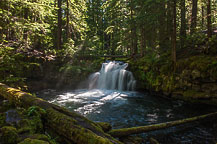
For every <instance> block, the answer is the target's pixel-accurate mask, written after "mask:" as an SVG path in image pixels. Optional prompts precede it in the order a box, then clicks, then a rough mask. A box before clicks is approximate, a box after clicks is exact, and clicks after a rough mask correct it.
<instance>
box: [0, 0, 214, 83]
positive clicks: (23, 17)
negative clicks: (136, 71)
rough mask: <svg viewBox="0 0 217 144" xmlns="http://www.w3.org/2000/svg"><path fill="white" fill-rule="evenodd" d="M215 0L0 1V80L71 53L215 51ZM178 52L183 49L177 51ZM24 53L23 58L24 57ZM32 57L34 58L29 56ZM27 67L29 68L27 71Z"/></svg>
mask: <svg viewBox="0 0 217 144" xmlns="http://www.w3.org/2000/svg"><path fill="white" fill-rule="evenodd" d="M216 3H217V1H216V0H191V1H186V0H144V1H141V0H107V1H106V0H103V1H102V0H3V1H0V31H1V33H0V42H1V44H0V48H1V49H0V59H1V61H0V66H1V68H0V71H1V73H2V75H1V78H0V79H1V81H3V82H4V81H18V80H24V79H25V78H26V77H27V76H26V75H25V74H23V71H24V70H25V71H28V70H29V69H31V70H32V67H35V66H37V65H38V62H39V61H37V60H35V58H36V59H37V58H38V59H44V60H46V61H50V60H54V59H55V58H57V57H61V58H63V59H64V58H65V57H73V56H74V55H84V56H87V55H93V56H99V55H125V56H130V55H131V56H134V57H143V56H149V57H162V56H165V55H166V56H169V57H171V62H172V63H176V59H177V58H178V57H179V56H183V55H186V54H191V53H192V52H193V53H195V52H196V53H203V54H211V55H213V54H216V51H217V49H216V47H215V46H213V45H214V44H215V43H216V41H217V39H216V34H217V29H216V28H217V23H216V22H217V20H216V19H217V11H216V8H217V4H216ZM183 53H184V54H183ZM27 59H28V60H27ZM33 59H34V60H33ZM31 70H30V71H31Z"/></svg>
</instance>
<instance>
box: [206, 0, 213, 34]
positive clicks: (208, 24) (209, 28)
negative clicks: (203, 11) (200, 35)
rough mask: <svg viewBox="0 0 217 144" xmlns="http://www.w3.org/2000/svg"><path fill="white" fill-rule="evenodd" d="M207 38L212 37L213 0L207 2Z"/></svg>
mask: <svg viewBox="0 0 217 144" xmlns="http://www.w3.org/2000/svg"><path fill="white" fill-rule="evenodd" d="M207 30H208V32H207V36H208V38H211V37H212V25H211V0H207Z"/></svg>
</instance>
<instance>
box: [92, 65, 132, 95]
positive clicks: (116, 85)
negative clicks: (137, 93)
mask: <svg viewBox="0 0 217 144" xmlns="http://www.w3.org/2000/svg"><path fill="white" fill-rule="evenodd" d="M127 66H128V64H127V63H123V62H116V61H110V62H108V63H103V64H102V68H101V70H100V71H99V72H96V73H93V74H92V75H90V77H89V89H94V88H97V89H117V90H120V91H124V90H127V91H131V90H134V89H135V86H136V80H135V79H134V77H133V74H132V72H130V71H127V70H126V68H127Z"/></svg>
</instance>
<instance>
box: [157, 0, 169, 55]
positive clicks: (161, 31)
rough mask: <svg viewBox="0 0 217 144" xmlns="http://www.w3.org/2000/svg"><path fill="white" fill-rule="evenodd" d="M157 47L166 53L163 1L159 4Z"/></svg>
mask: <svg viewBox="0 0 217 144" xmlns="http://www.w3.org/2000/svg"><path fill="white" fill-rule="evenodd" d="M159 13H160V14H159V18H158V19H159V26H158V27H159V46H160V49H161V50H162V51H163V52H164V51H166V48H167V47H166V44H165V39H166V38H165V34H166V8H165V1H162V2H160V3H159Z"/></svg>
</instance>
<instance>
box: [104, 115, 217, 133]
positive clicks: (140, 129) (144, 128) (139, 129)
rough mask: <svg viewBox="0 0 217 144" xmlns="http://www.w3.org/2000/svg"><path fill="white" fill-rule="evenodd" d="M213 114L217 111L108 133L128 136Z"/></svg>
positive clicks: (200, 118)
mask: <svg viewBox="0 0 217 144" xmlns="http://www.w3.org/2000/svg"><path fill="white" fill-rule="evenodd" d="M212 116H217V112H214V113H209V114H205V115H201V116H195V117H192V118H186V119H182V120H176V121H171V122H165V123H160V124H153V125H147V126H139V127H132V128H122V129H113V130H111V131H109V132H108V133H109V134H110V135H111V136H113V137H126V136H129V135H133V134H141V133H145V132H150V131H154V130H160V129H164V128H169V127H173V126H177V125H180V124H185V123H189V122H193V121H198V120H202V119H205V118H208V117H212Z"/></svg>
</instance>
